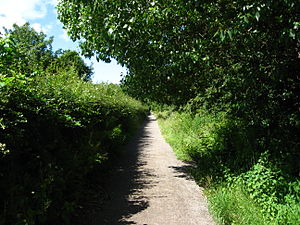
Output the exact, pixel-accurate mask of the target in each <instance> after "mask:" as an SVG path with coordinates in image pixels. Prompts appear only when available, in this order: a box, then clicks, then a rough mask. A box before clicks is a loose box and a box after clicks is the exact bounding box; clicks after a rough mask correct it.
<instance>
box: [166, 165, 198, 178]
mask: <svg viewBox="0 0 300 225" xmlns="http://www.w3.org/2000/svg"><path fill="white" fill-rule="evenodd" d="M169 168H171V169H172V170H173V172H174V173H175V174H176V175H175V177H179V178H185V179H186V180H194V178H193V176H192V171H193V170H194V169H195V168H196V165H195V163H193V162H192V161H188V162H187V161H186V162H185V165H183V166H170V167H169Z"/></svg>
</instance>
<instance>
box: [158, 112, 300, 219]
mask: <svg viewBox="0 0 300 225" xmlns="http://www.w3.org/2000/svg"><path fill="white" fill-rule="evenodd" d="M157 117H158V118H159V123H160V125H161V128H162V131H163V134H164V136H165V137H166V139H167V141H168V142H169V143H170V144H171V146H172V147H173V149H174V151H175V152H176V154H177V155H178V156H179V157H180V158H181V159H184V160H193V161H195V162H196V164H197V168H196V169H193V170H192V171H191V173H192V174H193V176H194V177H195V178H196V180H197V181H198V182H199V184H201V185H203V186H205V187H206V188H207V193H208V197H209V200H210V205H211V209H212V211H213V213H214V215H215V216H216V217H217V220H218V221H219V222H220V223H222V224H298V223H299V207H300V198H299V191H298V189H299V177H297V175H295V174H294V171H295V170H297V168H298V166H299V165H296V166H295V164H293V163H290V162H292V161H293V160H294V161H297V159H298V156H297V154H296V155H292V152H290V154H289V155H285V154H284V153H283V152H282V153H281V154H282V155H281V157H275V156H274V154H270V152H269V151H257V149H262V147H263V145H264V142H262V141H260V140H259V139H257V138H256V134H255V133H254V132H255V131H256V130H255V129H250V128H245V125H244V124H243V123H242V122H241V121H238V120H234V119H233V118H230V117H228V115H227V114H226V113H224V112H218V113H215V114H211V113H208V112H207V111H204V110H202V111H201V110H198V114H196V115H191V114H189V113H187V112H181V113H178V112H170V111H169V112H168V111H164V112H158V113H157ZM289 157H292V158H289ZM295 158H296V160H295ZM287 162H289V163H287ZM283 164H284V166H283ZM291 209H293V210H291Z"/></svg>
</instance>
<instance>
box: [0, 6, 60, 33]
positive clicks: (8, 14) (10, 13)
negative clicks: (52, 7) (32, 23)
mask: <svg viewBox="0 0 300 225" xmlns="http://www.w3.org/2000/svg"><path fill="white" fill-rule="evenodd" d="M50 3H51V4H55V1H54V0H26V1H25V0H1V1H0V24H1V27H0V31H1V30H2V27H3V26H4V27H6V28H11V27H12V25H13V24H14V23H16V24H18V25H23V24H24V23H25V22H26V21H27V20H29V19H38V18H43V17H45V16H46V14H47V7H46V4H50ZM36 27H37V25H36Z"/></svg>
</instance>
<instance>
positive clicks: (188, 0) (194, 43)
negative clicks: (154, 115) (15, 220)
mask: <svg viewBox="0 0 300 225" xmlns="http://www.w3.org/2000/svg"><path fill="white" fill-rule="evenodd" d="M298 12H299V4H298V1H296V0H247V1H229V0H216V1H214V2H211V1H194V0H153V1H144V0H135V1H132V0H122V1H116V0H105V1H104V0H97V1H86V0H61V1H60V3H59V6H58V13H59V18H60V20H61V21H62V23H63V24H64V26H65V28H66V29H67V30H68V33H70V35H71V38H72V39H73V40H82V42H81V49H82V52H83V54H84V55H85V56H92V55H96V57H97V58H98V59H101V60H105V61H110V58H115V59H116V60H117V61H118V62H119V63H121V64H122V65H125V66H126V67H127V68H128V69H129V73H128V74H127V75H126V76H125V77H124V79H123V82H122V85H121V86H122V89H123V90H125V91H126V92H127V93H128V94H130V95H131V96H133V97H136V98H139V99H141V100H143V101H144V102H147V103H151V105H155V104H159V107H162V105H163V104H166V105H169V106H171V105H172V107H173V110H172V111H169V112H160V113H159V114H158V116H159V117H161V118H162V120H161V124H162V127H163V130H164V133H165V135H166V137H167V139H168V141H169V142H170V143H171V145H173V147H174V149H175V151H176V152H177V153H178V155H179V157H181V158H182V159H192V160H194V161H195V162H196V163H197V165H198V168H197V169H196V170H195V171H193V174H194V176H195V177H196V179H197V180H198V182H199V183H200V184H202V185H205V186H207V187H208V196H209V199H210V201H211V208H212V210H213V212H214V214H215V215H216V216H217V217H218V220H219V221H220V222H221V223H224V224H299V218H300V216H299V211H300V210H299V201H300V199H299V190H300V188H299V178H300V163H299V159H300V151H299V146H300V140H299V139H300V136H299V133H300V113H299V108H300V98H299V93H300V90H299V87H300V77H299V74H300V71H299V59H300V58H299V54H300V53H299V41H300V35H299V34H300V32H299V25H300V22H299V13H298ZM16 28H18V27H15V29H16ZM29 33H30V32H29ZM11 34H12V36H13V34H14V33H13V32H11ZM33 36H34V38H36V39H37V41H38V43H40V44H41V45H38V46H35V45H32V44H31V45H30V46H35V47H36V49H39V51H38V52H37V55H38V56H39V57H40V55H42V56H43V57H45V58H43V59H42V60H41V61H39V60H36V59H38V58H36V56H35V55H31V53H30V51H28V49H29V48H27V47H26V46H25V47H24V48H25V49H27V50H26V51H25V53H26V54H25V53H24V51H23V50H22V51H17V49H24V48H23V46H22V45H18V42H16V41H17V40H18V39H17V38H16V37H15V38H13V39H10V37H7V38H5V39H1V44H0V49H1V55H0V57H1V64H0V72H1V73H2V74H9V75H13V76H10V77H7V76H6V77H4V78H2V79H4V80H2V81H1V85H2V86H3V90H4V91H8V90H13V91H10V92H4V94H5V95H4V94H2V96H6V97H4V98H3V100H1V104H2V105H4V106H5V107H3V108H2V109H1V110H4V111H3V112H5V113H6V114H7V115H9V117H3V118H1V121H0V122H1V127H2V128H5V129H4V130H7V131H8V129H11V132H12V133H13V132H15V133H13V135H8V134H9V133H7V135H6V136H5V139H4V140H5V142H4V143H2V140H1V143H2V144H1V149H2V150H1V151H2V155H3V156H2V158H3V160H7V163H8V164H5V163H3V165H10V164H9V162H10V159H11V157H10V155H13V153H10V152H11V151H12V148H11V147H10V145H9V144H8V143H11V144H12V143H13V142H12V141H11V140H12V138H13V137H14V138H15V139H16V140H18V142H17V146H19V145H20V146H19V150H18V151H17V152H18V154H16V155H17V156H18V155H19V154H20V152H22V151H25V152H31V151H33V152H35V150H34V149H35V148H32V147H30V148H29V147H28V145H27V143H26V142H25V141H20V140H23V139H18V138H20V137H22V136H23V135H25V136H26V135H30V133H28V132H23V131H24V129H25V130H26V129H27V128H28V127H27V126H28V124H29V123H28V121H31V120H33V121H35V120H37V119H38V118H40V117H38V116H32V117H30V115H36V114H38V113H42V114H43V115H44V114H45V115H46V117H45V116H42V117H41V118H43V119H44V118H45V119H47V118H48V119H49V118H50V119H49V120H47V121H48V122H47V123H46V122H44V120H41V121H42V122H39V123H37V124H39V125H40V126H41V128H43V129H44V128H45V127H48V123H49V126H50V125H51V126H55V127H54V128H53V130H54V131H53V132H49V134H48V133H46V134H45V135H43V136H42V137H44V138H45V137H50V138H51V137H52V139H50V140H52V141H53V142H52V143H56V142H57V141H56V139H54V137H56V135H54V133H55V134H58V136H59V137H61V136H62V135H59V134H60V133H63V132H62V131H61V130H60V129H62V128H61V125H62V126H63V127H65V126H66V127H67V128H66V129H63V130H64V131H67V133H68V134H70V137H72V141H70V140H71V139H70V138H69V139H68V137H65V138H60V139H59V141H58V143H63V144H62V145H63V146H65V145H66V146H69V145H68V143H71V144H74V143H73V142H74V139H73V137H78V138H75V140H79V139H80V140H81V138H83V139H84V140H85V141H82V142H80V143H89V140H90V139H89V138H90V137H94V136H93V135H96V136H98V135H99V138H100V140H111V139H116V140H117V142H119V140H123V138H122V131H126V130H127V127H130V126H128V121H132V119H133V118H136V117H135V115H139V113H140V112H144V109H143V107H142V106H137V105H136V104H138V103H133V105H135V106H134V107H131V104H127V103H126V104H125V102H126V101H124V102H123V100H122V101H121V100H120V105H119V103H118V102H119V98H118V101H113V99H111V98H109V97H107V95H106V94H105V93H107V94H108V93H110V92H113V93H115V92H118V91H114V90H115V89H114V88H112V89H111V87H109V86H104V87H100V86H98V88H100V89H101V88H103V93H104V95H103V96H102V95H101V96H99V95H94V94H92V93H94V92H93V91H85V89H84V90H83V89H81V88H78V87H79V86H77V82H73V81H72V82H71V81H70V82H71V83H72V85H71V84H70V86H69V87H70V88H68V89H64V86H62V85H59V84H56V83H55V82H56V79H58V80H59V79H60V82H62V80H63V79H65V78H64V77H65V76H58V77H57V78H51V76H50V75H49V74H51V72H53V73H57V74H65V73H66V72H67V71H56V69H57V68H59V67H60V66H59V65H65V64H63V62H64V59H65V58H64V57H61V56H59V54H58V55H55V54H53V53H51V51H50V53H49V44H50V43H51V39H49V40H45V39H43V36H40V35H33ZM14 40H15V41H14ZM26 43H27V42H26ZM39 46H41V48H39ZM30 49H32V48H30ZM65 53H66V55H70V57H71V56H72V54H69V53H70V52H65ZM49 54H50V56H49ZM48 56H49V57H50V58H51V57H61V60H62V61H63V62H55V63H54V65H52V66H49V65H50V64H49V60H48V58H49V57H48ZM18 57H19V58H18ZM29 57H32V59H33V62H34V63H33V64H31V61H30V60H29V61H28V60H26V59H27V58H29ZM71 58H72V57H71ZM76 58H77V57H74V58H73V59H74V60H72V62H74V64H75V66H76V65H77V59H78V58H77V59H76ZM13 59H19V60H15V61H14V60H13ZM50 61H51V62H52V60H50ZM11 62H13V63H11ZM19 62H20V65H19ZM67 64H69V63H67ZM56 65H57V66H56ZM80 68H81V66H80V67H78V68H77V69H76V68H74V66H72V67H70V68H68V69H67V70H68V71H72V72H71V73H72V74H74V73H77V75H75V76H76V77H81V78H82V79H84V80H88V79H85V77H86V75H82V74H78V73H79V71H82V70H81V69H80ZM47 69H48V73H49V74H48V76H45V77H44V78H42V76H36V75H37V74H40V71H43V70H46V71H47ZM19 73H21V74H25V75H26V77H24V76H22V75H18V74H19ZM84 74H88V73H84ZM28 77H31V78H28ZM28 79H29V80H28ZM30 79H32V80H30ZM38 79H44V80H42V82H41V81H39V82H37V80H38ZM52 79H54V80H52ZM70 79H71V78H70ZM72 79H75V78H72ZM46 80H47V82H50V83H51V82H54V85H53V87H55V88H52V89H48V85H44V86H43V83H46ZM58 83H59V82H58ZM24 84H30V85H25V86H24ZM22 85H23V86H22ZM73 85H74V87H73ZM89 85H90V84H86V85H83V86H85V87H87V88H88V90H90V88H91V87H95V86H93V85H92V86H89ZM49 86H51V85H49ZM56 86H57V89H56ZM67 86H68V85H67ZM8 87H11V89H10V88H8ZM27 87H28V88H27ZM80 87H81V86H80ZM76 88H78V89H79V90H81V91H80V92H76V90H77V89H76ZM73 89H74V90H73ZM117 89H119V88H117ZM20 90H22V91H20ZM23 90H24V92H25V91H26V95H24V94H22V93H24V92H23ZM43 90H44V92H43ZM101 90H102V89H101ZM88 95H89V96H91V99H93V100H92V101H88V100H87V99H88V97H87V96H88ZM108 95H110V94H108ZM10 96H11V97H10ZM28 96H29V97H28ZM53 96H54V97H53ZM62 96H63V97H62ZM65 96H69V97H65ZM97 96H98V97H99V98H100V99H101V101H100V100H99V101H98V100H97V98H98V97H97ZM31 98H32V99H37V100H34V101H32V102H34V105H33V106H32V105H30V107H29V106H28V104H27V100H28V99H31ZM122 98H123V97H122ZM122 98H120V99H122ZM124 98H126V99H127V98H128V97H126V96H124ZM11 99H14V100H11ZM75 99H76V100H75ZM130 101H131V100H130ZM30 102H31V101H30ZM70 102H72V103H70ZM79 102H80V103H79ZM16 103H19V104H17V106H18V107H16ZM73 103H74V104H73ZM98 103H99V104H100V105H97V104H98ZM30 104H31V103H30ZM81 104H84V107H81ZM9 105H11V106H10V107H9ZM79 106H80V107H79ZM124 106H125V109H128V110H124V108H123V107H124ZM127 107H129V108H127ZM15 108H17V109H18V108H20V109H22V110H25V111H24V113H23V111H22V110H21V111H20V112H19V111H14V109H15ZM154 108H155V107H154ZM8 109H9V110H8ZM31 109H35V110H33V112H32V111H30V110H31ZM133 109H134V110H133ZM138 109H139V110H138ZM5 110H8V112H6V111H5ZM18 110H19V109H18ZM26 110H29V112H30V113H27V111H26ZM136 110H137V111H136ZM96 112H97V113H96ZM34 113H35V114H34ZM48 113H50V114H48ZM98 113H100V114H98ZM3 115H4V114H3ZM99 115H100V118H102V119H101V120H100V121H102V122H99V125H95V126H99V127H98V128H101V129H103V131H107V132H101V134H98V133H97V132H92V131H93V129H94V127H93V126H92V127H90V125H91V124H92V123H91V122H90V121H92V119H90V118H93V124H94V123H95V122H94V121H95V120H94V118H99ZM6 118H11V120H9V121H10V122H9V121H8V120H7V119H6ZM83 118H84V119H83ZM128 118H129V119H128ZM53 119H54V120H53ZM56 120H57V121H61V122H59V123H57V124H56V123H53V121H56ZM49 121H51V123H50V122H49ZM132 123H133V122H132ZM30 124H31V123H30ZM96 124H97V123H96ZM130 124H131V122H130ZM51 126H50V127H51ZM6 127H8V128H6ZM15 127H16V128H18V129H15ZM98 128H97V129H98ZM43 129H42V130H43ZM69 129H71V131H69ZM85 129H88V130H89V129H92V130H91V132H87V133H85ZM29 130H30V131H32V132H33V133H34V131H35V129H34V128H32V127H30V129H29ZM51 130H52V128H51ZM81 131H82V132H83V133H82V132H81ZM34 134H36V135H34V136H32V137H31V139H30V137H26V140H27V139H30V140H33V139H34V140H37V141H39V140H40V139H39V138H33V137H40V136H39V132H36V133H34ZM42 137H41V140H42V141H40V142H38V143H44V141H43V139H42ZM103 138H104V139H103ZM38 143H37V144H36V146H39V144H38ZM52 143H51V145H50V147H49V148H51V146H52V147H53V146H56V144H52ZM90 143H94V142H90ZM106 143H113V142H111V141H108V142H106V141H102V142H101V143H100V144H99V146H102V145H104V146H105V145H106ZM23 145H24V146H23ZM70 146H74V145H70ZM80 146H81V145H80V144H77V145H76V148H73V147H66V148H63V149H65V150H66V149H69V151H76V150H77V148H78V149H80ZM84 146H85V147H86V146H88V145H84ZM93 146H98V144H96V143H94V144H93ZM101 148H104V149H106V148H105V147H101ZM45 149H46V150H47V149H48V147H45ZM55 149H57V148H56V147H55ZM59 149H60V148H59ZM12 152H13V151H12ZM46 152H47V151H46ZM52 152H54V153H55V154H56V152H57V151H54V150H53V151H51V154H54V153H52ZM63 152H64V151H63ZM84 152H89V151H81V152H80V154H79V153H78V154H77V152H75V153H74V154H63V155H61V156H59V157H54V159H56V158H57V161H55V163H50V164H47V162H46V163H44V162H43V163H44V165H48V167H46V168H49V170H45V171H46V174H50V175H49V176H50V177H51V179H50V178H49V179H48V176H45V177H44V173H41V174H42V175H40V176H36V177H35V178H36V179H41V181H42V183H43V182H44V183H43V184H45V182H46V184H48V183H49V186H51V185H50V184H52V182H53V189H51V190H50V191H48V189H47V191H45V192H44V191H41V192H38V193H43V194H41V195H40V196H42V197H38V198H37V199H38V201H39V200H40V199H48V196H49V195H51V193H54V192H52V190H54V189H55V188H56V187H57V186H58V187H62V186H63V185H64V184H70V183H72V182H67V183H64V182H61V181H60V180H59V179H58V180H55V179H54V181H53V179H52V177H53V176H54V177H56V176H55V174H56V173H57V174H59V175H61V174H64V175H62V176H70V177H71V178H70V179H71V180H74V179H73V178H72V176H73V173H65V172H64V173H62V172H61V171H65V170H66V171H68V170H67V169H65V167H64V165H65V164H64V163H61V162H64V161H68V159H67V160H60V159H64V157H68V156H74V157H76V160H77V159H78V161H76V160H75V159H72V160H74V161H75V163H74V164H75V165H77V164H80V162H81V160H80V159H81V158H80V157H81V154H84ZM91 152H93V151H91ZM34 154H35V153H34ZM51 154H49V155H50V156H51ZM55 154H54V155H55ZM92 155H93V154H92ZM104 155H105V154H104ZM104 155H103V154H102V153H100V154H98V155H97V156H99V157H100V158H99V160H100V161H101V160H102V159H103V157H104ZM37 156H38V157H37ZM47 156H48V155H47ZM50 156H49V157H50ZM55 156H56V155H55ZM12 158H14V157H12ZM29 158H30V157H29ZM40 158H42V157H40V155H36V157H35V160H36V164H34V163H30V164H29V165H33V166H38V165H42V164H43V163H40V161H39V160H40ZM45 158H47V157H45ZM50 158H51V157H50ZM91 158H95V156H94V155H93V156H92V157H91ZM22 159H24V158H22ZM85 160H86V158H85ZM99 160H98V161H99ZM20 161H22V163H24V160H20ZM25 161H26V160H25ZM69 161H70V160H69ZM51 162H52V161H51ZM87 164H89V163H86V162H85V163H84V165H87ZM1 165H2V164H1ZM16 165H18V164H16ZM53 165H54V166H53ZM68 165H69V164H66V168H68ZM80 165H81V164H80ZM70 167H72V166H70ZM77 167H78V168H81V167H80V166H77ZM5 168H6V169H7V168H9V167H5ZM33 168H34V171H38V169H36V168H37V167H33ZM38 168H40V167H38ZM42 168H44V167H42ZM56 168H58V169H57V170H56ZM60 168H63V169H60ZM13 171H14V168H12V169H11V170H9V171H7V173H8V172H11V173H13ZM25 171H26V170H25ZM48 171H50V172H48ZM53 171H54V172H53ZM82 171H83V172H82ZM82 171H81V172H80V173H79V175H82V174H84V170H82ZM60 173H61V174H60ZM1 174H6V172H5V173H1ZM28 174H29V173H28ZM53 174H54V175H53ZM76 174H77V173H76ZM20 177H21V178H20ZM44 178H45V179H44ZM10 179H11V180H14V179H19V180H20V182H21V183H22V182H23V183H26V184H27V183H32V182H31V181H30V179H31V176H29V175H27V173H26V175H24V176H18V177H14V176H11V178H10ZM26 179H27V180H26ZM65 180H68V179H67V178H66V177H64V179H63V181H65ZM6 182H7V183H8V184H10V183H9V180H8V181H6ZM47 182H48V183H47ZM1 184H4V182H2V183H1ZM60 185H61V186H60ZM8 186H9V185H8ZM45 186H46V187H48V185H42V186H40V187H39V188H42V190H44V189H43V188H44V187H45ZM74 186H75V187H76V185H74ZM9 187H11V186H9ZM18 187H19V186H18ZM20 187H22V188H23V187H24V185H21V186H20ZM1 188H2V187H1ZM12 189H13V191H15V190H17V191H19V190H20V189H19V188H12ZM37 189H38V188H37ZM79 189H80V188H79ZM4 190H5V188H4ZM7 190H9V188H8V189H7ZM38 190H41V189H38ZM59 190H67V189H63V188H62V189H59ZM13 191H11V193H14V192H13ZM33 192H34V193H37V192H36V191H35V190H33ZM21 193H32V190H30V192H28V190H25V189H24V190H23V189H22V191H21ZM45 193H46V194H45ZM48 193H50V194H49V195H48ZM14 196H18V195H14ZM30 196H31V195H30ZM67 196H68V195H67ZM11 198H12V199H13V197H11ZM50 199H51V198H50ZM59 199H63V198H59ZM27 202H28V201H23V202H20V205H21V206H22V204H25V205H26V204H27ZM49 202H50V201H49ZM42 203H43V204H44V203H45V201H42ZM65 203H66V204H65V208H68V209H71V208H72V206H73V205H72V202H69V201H68V200H66V201H65ZM53 204H54V203H53ZM7 205H9V206H12V205H13V204H12V203H9V202H8V203H6V204H4V205H3V212H6V211H7V207H8V206H7ZM25 205H23V208H24V207H25ZM35 205H41V203H39V204H38V203H37V204H35ZM54 205H55V204H54ZM54 205H53V206H54ZM60 206H61V204H60ZM21 208H22V207H21ZM28 208H30V207H28ZM40 208H41V207H40ZM40 208H39V209H40ZM42 208H43V209H44V210H46V211H47V210H48V209H49V210H50V209H51V210H52V209H53V208H51V207H50V206H48V203H47V204H46V205H43V207H42ZM51 210H50V211H51ZM50 211H49V213H50ZM54 211H55V210H54ZM62 211H65V210H62ZM22 212H23V211H22ZM32 212H34V213H32ZM37 212H40V211H38V210H37V209H32V210H31V211H29V212H28V211H26V213H27V214H28V215H29V216H28V215H27V214H26V213H25V214H26V215H27V216H26V218H31V219H32V218H33V217H34V216H36V215H40V214H39V213H37ZM47 212H48V211H47ZM25 214H24V213H21V215H25ZM54 214H55V213H54Z"/></svg>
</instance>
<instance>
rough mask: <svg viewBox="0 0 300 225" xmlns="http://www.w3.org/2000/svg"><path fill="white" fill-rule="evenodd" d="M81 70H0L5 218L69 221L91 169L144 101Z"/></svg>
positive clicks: (140, 113) (129, 126) (141, 111)
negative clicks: (29, 73)
mask: <svg viewBox="0 0 300 225" xmlns="http://www.w3.org/2000/svg"><path fill="white" fill-rule="evenodd" d="M76 76H77V74H76V72H72V70H70V71H68V72H67V71H66V72H62V73H61V74H59V75H56V76H53V75H45V76H39V77H35V78H27V77H25V76H23V75H15V76H9V77H8V76H3V75H1V77H0V79H1V80H0V95H1V99H0V125H1V127H0V193H1V194H0V202H1V203H0V207H1V209H0V211H1V215H0V224H3V225H8V224H58V221H60V222H59V224H68V223H69V222H70V215H71V214H72V212H74V210H75V209H76V207H77V203H78V201H79V200H80V198H81V197H82V196H83V195H84V192H85V190H84V188H83V187H82V185H83V181H84V178H85V176H86V175H87V173H88V172H89V171H91V169H92V168H94V167H95V166H97V165H99V164H101V163H102V162H103V161H105V159H106V158H108V157H109V155H110V154H111V153H112V152H113V151H114V150H115V149H116V148H117V147H118V146H119V145H120V144H121V143H124V141H125V140H126V138H127V137H128V135H129V134H130V133H131V132H132V131H133V130H134V128H136V127H137V125H138V124H139V122H140V121H141V120H142V119H143V118H144V116H145V114H146V108H145V107H144V106H143V105H142V104H141V103H139V102H137V101H135V100H134V99H132V98H130V97H128V96H126V95H125V94H123V93H122V91H121V90H120V88H119V87H118V86H117V85H113V84H91V83H86V82H83V81H81V80H79V79H78V78H76Z"/></svg>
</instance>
